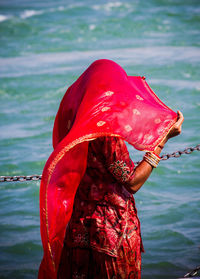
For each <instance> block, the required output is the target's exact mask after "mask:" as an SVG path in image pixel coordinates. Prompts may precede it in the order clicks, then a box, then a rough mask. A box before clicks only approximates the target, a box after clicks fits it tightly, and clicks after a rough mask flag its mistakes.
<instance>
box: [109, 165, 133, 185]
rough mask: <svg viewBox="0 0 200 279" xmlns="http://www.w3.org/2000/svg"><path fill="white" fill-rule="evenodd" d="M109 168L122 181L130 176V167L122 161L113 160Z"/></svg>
mask: <svg viewBox="0 0 200 279" xmlns="http://www.w3.org/2000/svg"><path fill="white" fill-rule="evenodd" d="M109 170H110V172H111V173H113V175H114V176H115V177H117V178H118V180H121V181H122V182H126V181H128V179H129V177H130V168H129V167H128V166H127V165H126V163H125V162H124V161H119V160H118V161H117V162H114V163H113V164H111V165H110V166H109Z"/></svg>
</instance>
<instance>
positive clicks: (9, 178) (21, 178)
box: [0, 144, 200, 182]
mask: <svg viewBox="0 0 200 279" xmlns="http://www.w3.org/2000/svg"><path fill="white" fill-rule="evenodd" d="M195 150H197V151H200V144H197V145H196V146H195V147H187V148H185V149H184V150H183V151H175V152H173V153H171V154H164V155H162V156H161V160H162V161H165V160H168V159H170V158H179V157H180V156H181V155H183V154H191V153H192V152H193V151H195ZM139 163H140V161H138V162H134V164H136V165H138V164H139ZM41 178H42V175H26V176H25V175H15V176H0V182H15V181H20V182H24V181H31V180H32V181H37V180H41Z"/></svg>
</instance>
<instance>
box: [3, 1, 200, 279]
mask: <svg viewBox="0 0 200 279" xmlns="http://www.w3.org/2000/svg"><path fill="white" fill-rule="evenodd" d="M199 39H200V2H199V1H198V0H197V1H195V0H184V1H181V0H148V1H145V0H125V1H123V0H121V1H111V0H108V1H105V0H101V1H90V0H84V1H79V0H77V1H70V0H66V1H63V0H58V1H52V0H48V1H44V0H43V1H42V0H35V1H28V0H9V1H7V0H1V1H0V121H1V123H0V175H29V174H41V173H42V169H43V167H44V164H45V162H46V160H47V158H48V156H49V155H50V153H51V152H52V139H51V138H52V127H53V122H54V118H55V114H56V112H57V110H58V106H59V103H60V101H61V99H62V96H63V95H64V93H65V91H66V89H67V87H68V86H69V85H70V84H71V83H72V82H73V81H75V80H76V78H77V77H78V76H79V75H80V74H81V73H82V71H83V70H85V69H86V68H87V67H88V66H89V64H90V63H91V62H93V61H94V60H96V59H100V58H108V59H112V60H114V61H116V62H117V63H119V64H120V65H121V66H122V67H124V69H125V70H126V72H127V73H128V75H141V76H146V79H147V82H148V83H149V85H150V86H151V87H152V89H153V90H154V91H155V92H156V94H157V95H158V96H159V98H160V99H161V100H163V101H164V102H165V103H166V104H167V105H168V106H169V107H171V108H172V109H173V110H175V111H177V110H181V111H182V112H183V114H184V117H185V121H184V124H183V131H182V134H181V135H180V136H179V137H177V138H174V139H171V140H170V141H169V142H168V143H167V145H166V148H165V149H164V151H163V152H164V153H168V152H173V151H176V150H183V149H184V148H185V147H188V146H195V145H197V144H199V143H200V138H199V128H200V127H199V126H200V125H199V117H200V97H199V95H200V81H199V76H200V67H199V63H200V41H199ZM129 150H130V153H131V157H132V159H133V160H134V161H135V160H140V159H141V158H142V156H143V153H142V152H138V151H135V150H134V149H133V148H132V147H130V146H129ZM199 167H200V153H199V152H198V151H195V152H193V153H192V154H190V155H182V156H181V158H177V159H175V158H172V159H169V160H167V161H163V162H161V163H160V165H159V167H158V168H157V169H156V170H154V171H153V173H152V175H151V177H150V178H149V179H148V181H147V182H146V183H145V185H144V186H143V187H142V189H141V190H140V191H139V192H138V193H137V194H136V195H135V199H136V204H137V207H138V213H139V216H140V220H141V227H142V228H141V229H142V236H143V242H144V247H145V254H143V260H142V276H143V278H145V279H148V278H153V279H155V278H156V279H158V278H160V279H161V278H162V279H163V278H169V279H171V278H178V277H182V276H183V275H184V274H185V273H187V272H188V271H190V270H191V269H193V268H195V267H196V266H197V265H199V264H200V175H199ZM39 226H40V223H39V182H34V181H32V182H24V183H21V182H14V183H1V185H0V251H1V252H0V278H27V279H28V278H36V277H37V271H38V267H39V264H40V261H41V259H42V254H43V252H42V245H41V240H40V228H39Z"/></svg>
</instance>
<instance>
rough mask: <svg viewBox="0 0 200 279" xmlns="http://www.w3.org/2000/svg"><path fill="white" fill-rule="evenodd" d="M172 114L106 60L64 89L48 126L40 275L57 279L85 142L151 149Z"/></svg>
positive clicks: (144, 85) (133, 78)
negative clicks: (115, 140) (107, 140)
mask: <svg viewBox="0 0 200 279" xmlns="http://www.w3.org/2000/svg"><path fill="white" fill-rule="evenodd" d="M176 119H177V115H176V113H175V112H173V111H172V110H171V109H170V108H168V107H167V106H166V105H165V104H164V103H163V102H161V101H160V99H159V98H158V97H157V96H156V95H155V93H154V92H153V91H152V90H151V88H150V87H149V86H148V84H147V83H146V81H145V79H144V78H142V77H139V76H127V74H126V72H125V71H124V70H123V69H122V68H121V67H120V66H119V65H118V64H116V63H115V62H113V61H110V60H104V59H103V60H98V61H95V62H94V63H93V64H91V65H90V67H89V68H88V69H87V70H86V71H85V72H84V73H83V74H82V75H81V76H80V77H79V78H78V80H77V81H76V82H74V83H73V84H72V85H71V86H70V87H69V89H68V90H67V92H66V93H65V95H64V97H63V99H62V102H61V104H60V107H59V110H58V113H57V115H56V119H55V123H54V130H53V147H54V151H53V152H52V154H51V155H50V157H49V159H48V161H47V162H46V165H45V167H44V170H43V175H42V181H41V187H40V217H41V237H42V243H43V249H44V257H43V260H42V263H41V265H40V270H39V278H45V279H46V278H52V279H53V278H56V274H57V269H58V265H59V261H60V255H61V250H62V246H63V240H64V236H65V229H66V225H67V223H68V222H69V220H70V217H71V214H72V209H73V201H74V196H75V194H76V190H77V188H78V186H79V184H80V181H81V179H82V177H83V175H84V173H85V169H86V166H87V154H88V141H91V140H94V139H96V138H98V137H101V136H115V137H120V138H122V139H124V140H126V141H127V142H129V143H130V144H131V145H133V146H134V147H135V148H136V149H138V150H146V151H153V150H154V149H155V148H156V147H157V146H158V144H159V143H160V142H161V141H162V140H163V138H164V137H165V136H166V134H167V133H168V132H169V130H170V129H171V127H172V126H173V124H174V123H175V122H176Z"/></svg>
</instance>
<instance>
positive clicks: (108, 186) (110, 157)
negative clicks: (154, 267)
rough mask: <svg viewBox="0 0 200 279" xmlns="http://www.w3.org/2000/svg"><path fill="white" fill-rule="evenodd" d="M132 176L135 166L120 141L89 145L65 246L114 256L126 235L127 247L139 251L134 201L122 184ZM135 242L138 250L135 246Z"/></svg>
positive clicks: (108, 139)
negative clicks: (91, 249)
mask: <svg viewBox="0 0 200 279" xmlns="http://www.w3.org/2000/svg"><path fill="white" fill-rule="evenodd" d="M133 176H134V164H133V162H132V161H131V159H130V157H129V153H128V150H127V147H126V144H125V142H124V141H123V140H122V139H120V138H116V137H103V138H99V139H96V140H95V141H92V142H91V143H90V145H89V150H88V162H87V169H86V172H85V175H84V177H83V179H82V181H81V183H80V185H79V188H78V190H77V193H76V197H75V201H74V208H73V213H72V217H71V220H70V222H69V225H68V227H67V230H66V237H65V243H66V244H67V246H69V247H81V248H91V247H92V248H93V249H95V250H97V251H99V252H103V253H106V254H107V255H110V256H114V257H117V256H118V250H119V248H120V245H121V244H122V243H123V240H124V238H126V236H127V237H128V242H129V247H132V249H133V250H134V251H135V249H138V251H140V249H141V247H142V243H141V235H140V226H139V219H138V217H137V210H136V207H135V201H134V198H133V196H132V194H131V193H129V192H128V191H127V190H126V189H125V187H124V186H123V182H127V181H128V180H129V179H132V178H133ZM127 228H128V230H129V231H128V234H127ZM132 232H134V233H132ZM128 235H129V236H128ZM130 236H131V237H130ZM136 239H138V241H137V245H139V248H138V247H135V241H136ZM131 243H132V244H131ZM137 245H136V246H137ZM139 253H140V252H139Z"/></svg>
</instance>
